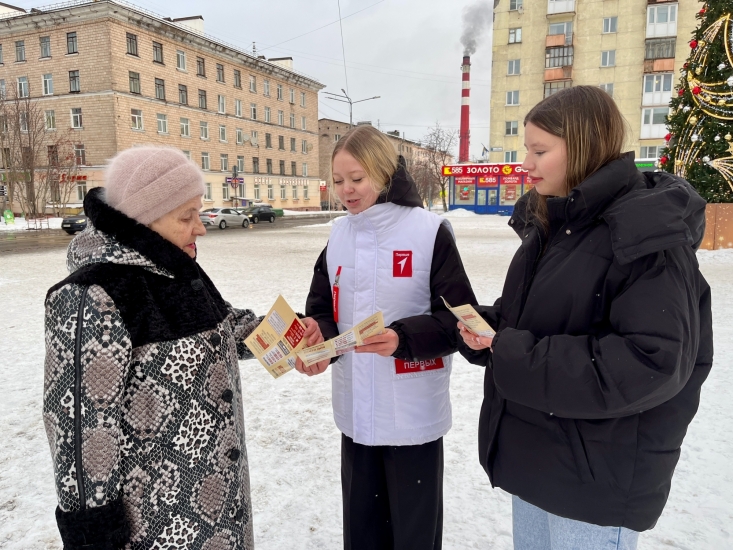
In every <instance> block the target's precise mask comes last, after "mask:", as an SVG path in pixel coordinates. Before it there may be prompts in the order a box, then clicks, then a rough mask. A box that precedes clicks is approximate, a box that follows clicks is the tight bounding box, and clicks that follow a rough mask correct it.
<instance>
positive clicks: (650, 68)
mask: <svg viewBox="0 0 733 550" xmlns="http://www.w3.org/2000/svg"><path fill="white" fill-rule="evenodd" d="M672 71H674V58H672V59H645V60H644V72H645V73H669V72H672Z"/></svg>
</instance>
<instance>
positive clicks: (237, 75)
mask: <svg viewBox="0 0 733 550" xmlns="http://www.w3.org/2000/svg"><path fill="white" fill-rule="evenodd" d="M234 87H235V88H241V87H242V71H240V70H239V69H234Z"/></svg>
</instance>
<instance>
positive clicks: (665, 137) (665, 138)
mask: <svg viewBox="0 0 733 550" xmlns="http://www.w3.org/2000/svg"><path fill="white" fill-rule="evenodd" d="M670 139H672V134H667V135H666V136H664V141H669V140H670Z"/></svg>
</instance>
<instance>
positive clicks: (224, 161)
mask: <svg viewBox="0 0 733 550" xmlns="http://www.w3.org/2000/svg"><path fill="white" fill-rule="evenodd" d="M219 163H220V165H221V171H222V172H228V171H229V155H227V154H225V153H221V154H220V155H219ZM225 185H226V184H225Z"/></svg>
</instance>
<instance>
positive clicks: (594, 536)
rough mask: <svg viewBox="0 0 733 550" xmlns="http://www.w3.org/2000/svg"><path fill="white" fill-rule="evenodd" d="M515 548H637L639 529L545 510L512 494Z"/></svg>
mask: <svg viewBox="0 0 733 550" xmlns="http://www.w3.org/2000/svg"><path fill="white" fill-rule="evenodd" d="M512 527H513V531H514V550H636V543H637V542H638V541H639V533H638V532H636V531H632V530H631V529H627V528H626V527H601V526H600V525H593V524H592V523H585V522H583V521H577V520H574V519H566V518H561V517H559V516H556V515H554V514H550V513H549V512H545V511H544V510H541V509H540V508H537V507H536V506H533V505H531V504H529V503H528V502H525V501H523V500H522V499H521V498H519V497H516V496H512Z"/></svg>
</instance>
